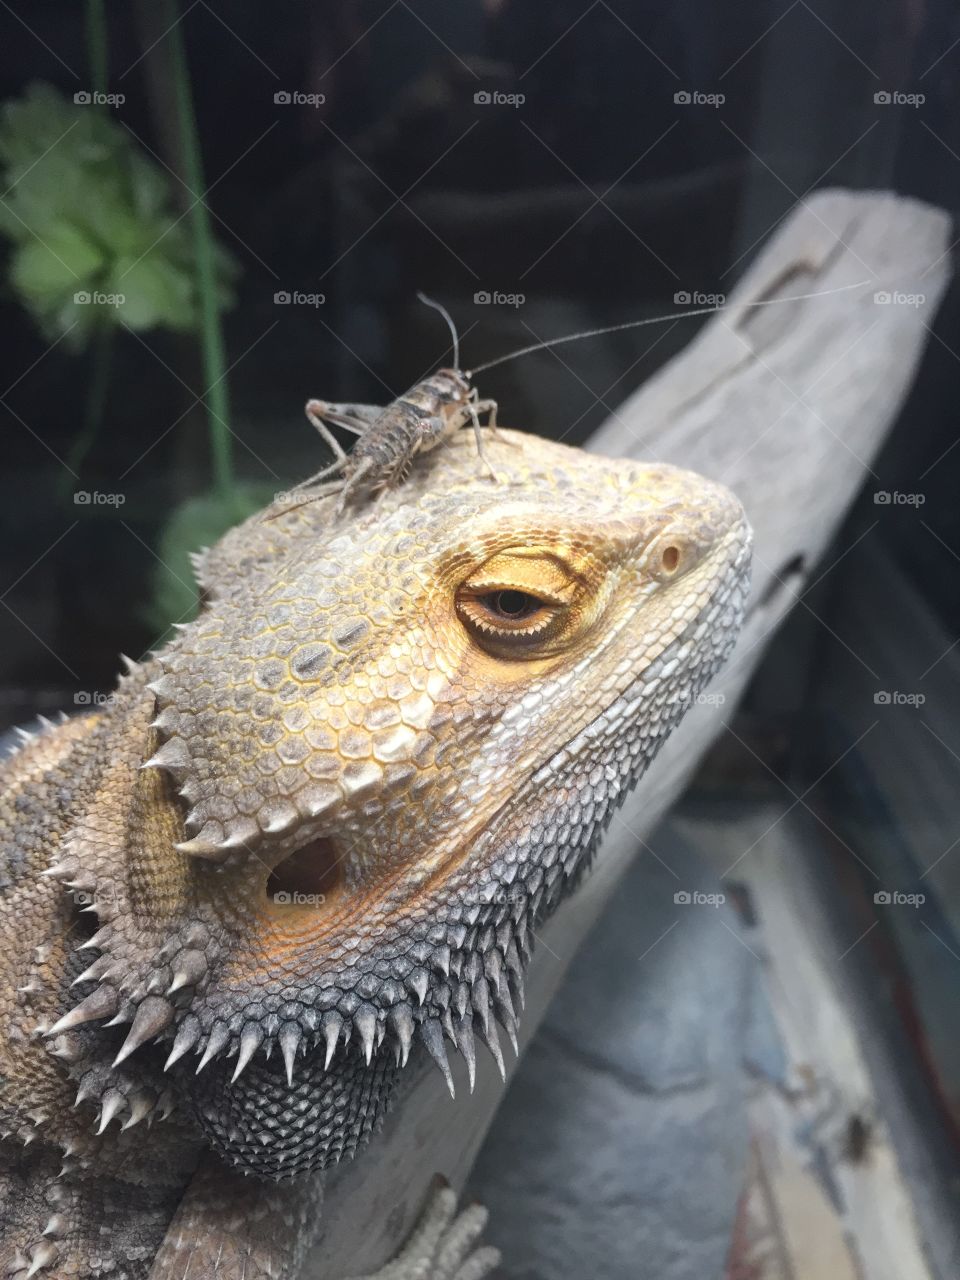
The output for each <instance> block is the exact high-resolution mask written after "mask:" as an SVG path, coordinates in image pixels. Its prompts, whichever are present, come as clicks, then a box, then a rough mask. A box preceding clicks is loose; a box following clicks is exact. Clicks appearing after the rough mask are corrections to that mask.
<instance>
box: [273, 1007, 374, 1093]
mask: <svg viewBox="0 0 960 1280" xmlns="http://www.w3.org/2000/svg"><path fill="white" fill-rule="evenodd" d="M279 1039H280V1052H281V1054H282V1055H283V1065H284V1069H285V1071H286V1073H287V1084H288V1085H289V1086H290V1087H291V1088H293V1065H294V1063H295V1061H296V1058H297V1050H298V1049H299V1048H300V1031H299V1030H298V1028H297V1027H296V1026H294V1024H293V1023H292V1022H288V1023H287V1025H286V1026H285V1027H283V1028H282V1029H281V1031H280V1036H279ZM368 1061H369V1060H368Z"/></svg>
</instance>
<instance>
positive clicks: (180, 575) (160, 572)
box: [144, 483, 275, 631]
mask: <svg viewBox="0 0 960 1280" xmlns="http://www.w3.org/2000/svg"><path fill="white" fill-rule="evenodd" d="M274 495H275V487H274V486H271V485H267V484H249V483H238V484H234V485H233V486H232V487H231V488H230V490H229V491H228V492H226V493H219V492H213V493H204V494H200V495H199V496H197V497H195V498H187V500H186V501H185V502H183V503H181V504H180V506H178V507H177V509H176V510H175V511H174V513H173V515H172V516H171V517H170V519H169V520H168V522H167V524H166V525H165V526H164V529H163V533H162V535H161V538H160V545H159V547H158V549H157V556H158V559H159V564H158V565H157V566H156V570H155V572H154V575H153V590H152V593H151V599H150V604H149V605H148V607H147V611H146V614H145V619H144V620H145V621H146V622H148V623H149V625H150V626H151V627H153V628H154V629H155V630H156V631H163V630H165V629H166V628H167V627H168V626H169V625H170V623H171V622H187V621H189V619H190V618H192V617H193V615H194V613H195V612H196V608H197V602H198V592H197V587H196V583H195V580H194V571H193V565H192V564H191V562H190V553H191V552H193V551H196V550H197V549H198V548H199V547H212V546H213V544H214V543H215V542H216V541H217V540H218V539H219V538H221V537H222V536H223V535H224V534H225V533H226V532H227V530H228V529H232V528H233V526H234V525H235V524H239V523H240V521H241V520H246V518H247V516H250V515H252V514H253V513H254V512H255V511H259V510H260V508H261V507H264V506H266V505H267V503H269V502H272V501H273V498H274Z"/></svg>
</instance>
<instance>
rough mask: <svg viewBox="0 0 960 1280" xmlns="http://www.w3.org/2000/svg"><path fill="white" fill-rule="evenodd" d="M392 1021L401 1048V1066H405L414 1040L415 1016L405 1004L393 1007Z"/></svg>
mask: <svg viewBox="0 0 960 1280" xmlns="http://www.w3.org/2000/svg"><path fill="white" fill-rule="evenodd" d="M390 1021H391V1023H392V1024H393V1029H394V1031H395V1032H396V1034H397V1042H398V1044H399V1048H400V1066H401V1067H405V1066H406V1065H407V1059H408V1058H409V1057H410V1045H411V1043H412V1042H413V1016H412V1014H411V1013H410V1009H409V1008H408V1006H407V1005H405V1004H404V1005H399V1006H395V1007H394V1008H393V1009H391V1011H390Z"/></svg>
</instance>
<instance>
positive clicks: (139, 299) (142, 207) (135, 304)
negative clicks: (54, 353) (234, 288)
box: [0, 84, 236, 348]
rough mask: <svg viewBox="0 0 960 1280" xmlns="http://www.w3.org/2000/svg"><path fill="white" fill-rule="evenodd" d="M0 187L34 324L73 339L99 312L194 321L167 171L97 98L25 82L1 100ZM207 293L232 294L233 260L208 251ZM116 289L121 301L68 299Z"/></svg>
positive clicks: (2, 228)
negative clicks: (92, 101)
mask: <svg viewBox="0 0 960 1280" xmlns="http://www.w3.org/2000/svg"><path fill="white" fill-rule="evenodd" d="M0 164H2V165H3V178H2V181H3V187H4V188H5V189H6V190H7V194H6V196H5V197H4V198H3V200H2V201H0V232H2V233H3V234H5V235H7V236H8V237H9V238H10V239H11V240H12V241H13V244H14V249H13V256H12V260H11V263H10V270H9V275H10V282H11V284H12V286H13V288H14V290H15V292H16V294H17V296H18V297H19V299H20V300H21V302H22V303H23V305H24V306H25V307H26V309H27V310H28V311H29V312H30V314H31V315H32V316H33V318H34V320H35V321H36V323H37V325H38V326H39V328H40V330H41V332H42V333H43V334H44V335H45V336H46V337H47V338H49V339H50V340H51V341H52V340H53V339H55V338H58V337H61V336H64V335H66V336H67V341H68V343H69V344H70V345H71V346H73V347H74V348H80V347H82V346H84V345H85V344H86V342H87V340H88V339H89V337H90V335H91V333H92V332H93V330H94V329H95V328H96V327H97V325H98V324H102V323H103V322H104V321H107V322H108V323H113V324H119V323H121V322H122V323H123V324H125V325H127V326H129V327H130V328H131V329H150V328H153V327H155V326H158V325H162V326H166V327H167V328H171V329H178V330H189V329H195V328H196V327H197V325H198V321H199V308H198V294H197V283H196V272H195V269H194V248H193V244H192V241H191V237H190V233H189V230H188V220H187V219H186V218H183V216H182V215H181V214H179V213H177V212H176V210H175V206H174V202H173V200H172V197H171V183H172V179H171V177H170V176H169V175H168V174H166V173H165V172H164V171H163V170H162V169H161V168H160V167H159V166H158V165H157V164H155V163H154V162H153V161H152V160H150V159H149V158H148V157H147V156H145V155H144V154H143V152H142V150H141V149H140V148H139V146H138V145H137V144H136V141H135V139H134V138H133V135H132V134H130V133H129V132H128V131H127V130H126V129H124V128H123V126H122V125H120V124H118V123H117V122H116V121H115V120H113V119H111V118H110V116H109V115H107V113H106V112H105V111H103V110H102V109H100V108H99V107H97V106H91V105H77V104H74V103H72V102H70V101H68V100H67V99H66V98H64V97H63V96H62V95H61V94H60V93H58V92H57V91H56V90H55V89H53V88H52V87H51V86H50V85H46V84H34V85H31V86H30V88H29V89H28V90H27V93H26V95H25V96H24V97H23V98H22V99H20V100H17V101H12V102H8V103H6V104H5V105H4V107H3V108H2V110H0ZM215 271H216V289H217V301H218V304H219V306H221V307H223V306H227V305H229V303H230V302H231V300H232V299H231V294H230V283H231V281H232V280H233V279H234V277H235V275H236V268H235V266H234V263H233V260H232V259H231V258H230V257H229V255H228V254H227V253H226V252H225V250H223V249H222V248H220V247H219V246H218V247H216V249H215ZM95 293H99V294H103V295H122V297H123V302H122V304H120V305H116V306H114V305H92V304H91V303H89V302H87V303H84V302H82V301H80V302H78V301H77V299H78V298H84V297H90V296H92V295H93V294H95Z"/></svg>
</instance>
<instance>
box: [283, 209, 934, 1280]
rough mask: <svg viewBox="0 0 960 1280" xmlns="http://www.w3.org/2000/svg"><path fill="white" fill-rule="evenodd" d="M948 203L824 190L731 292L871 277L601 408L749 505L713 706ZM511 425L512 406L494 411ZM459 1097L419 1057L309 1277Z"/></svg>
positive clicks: (738, 332)
mask: <svg viewBox="0 0 960 1280" xmlns="http://www.w3.org/2000/svg"><path fill="white" fill-rule="evenodd" d="M948 232H949V223H948V220H947V218H946V216H945V215H943V214H942V213H940V212H939V211H937V210H934V209H931V208H929V207H926V206H923V205H921V204H919V203H917V202H915V201H909V200H902V199H899V198H897V197H895V196H891V195H886V194H872V193H861V194H853V193H847V192H829V193H821V194H819V195H817V196H815V197H812V198H811V199H810V200H808V201H807V202H806V203H805V204H804V205H803V206H802V207H801V208H799V209H798V211H797V212H796V213H795V214H794V215H793V216H792V217H791V218H790V219H789V220H788V221H787V222H786V223H785V224H784V226H783V228H782V230H781V231H780V232H779V234H777V235H776V237H775V238H774V239H773V240H772V241H771V243H770V244H769V246H768V247H767V248H766V249H765V251H764V252H763V253H762V254H761V255H760V257H759V259H758V261H757V262H756V264H755V265H754V266H753V267H752V268H751V269H750V271H749V272H748V273H747V275H746V276H745V278H744V280H743V281H742V283H741V285H740V286H739V288H738V289H737V291H736V293H735V294H734V295H733V298H732V299H731V301H733V302H737V303H740V302H746V301H753V300H760V299H768V298H774V297H777V296H780V297H783V296H793V295H795V294H802V293H810V292H820V291H826V290H830V289H836V288H843V287H845V286H848V285H851V284H855V283H857V282H858V281H863V282H864V284H863V287H861V288H858V289H856V290H851V291H849V292H843V293H836V294H833V295H832V296H831V297H828V298H818V299H810V300H809V301H806V302H799V303H790V304H786V305H784V306H781V307H773V306H771V307H763V308H757V309H754V310H752V311H747V312H742V313H741V314H740V315H739V316H738V315H737V314H736V313H733V314H731V313H729V312H728V313H725V314H720V315H717V316H716V317H714V318H712V319H711V321H710V323H709V324H708V325H707V326H706V327H705V328H704V330H703V331H702V332H701V333H700V334H699V335H698V336H697V337H696V339H695V340H694V341H693V342H692V343H691V344H690V346H689V348H687V349H686V350H685V351H684V352H683V353H682V354H681V355H680V356H679V357H678V358H676V359H675V360H673V361H672V362H671V363H670V364H669V365H667V366H666V367H665V368H664V369H663V370H662V371H661V372H660V373H659V374H658V375H657V376H656V377H654V378H653V379H651V381H650V382H649V383H648V384H647V385H646V386H644V387H643V388H642V389H641V390H640V391H639V392H638V393H637V394H636V395H635V396H633V397H632V398H631V399H630V400H629V401H627V403H626V404H625V405H624V406H623V407H622V408H621V409H620V410H618V412H617V413H616V414H615V415H614V416H613V417H612V419H611V420H610V421H609V422H608V423H607V424H606V426H605V427H604V428H603V429H602V430H601V431H600V432H599V433H598V435H597V436H596V437H595V440H594V442H593V447H594V448H595V449H596V450H597V451H598V452H605V453H611V454H619V455H629V456H633V457H648V458H656V459H658V460H663V461H672V462H677V463H679V464H680V465H683V466H687V467H693V468H695V469H697V470H700V471H702V472H704V473H706V474H707V475H710V476H714V477H717V478H720V479H722V480H724V481H725V482H726V483H728V484H729V485H731V486H732V487H733V488H734V489H735V490H736V492H737V493H738V494H739V495H740V497H741V498H742V499H743V501H744V503H745V505H746V507H747V511H748V513H749V515H750V517H751V520H752V521H753V523H754V526H755V530H756V534H757V543H756V547H757V554H756V571H755V581H756V589H755V594H754V602H755V603H754V607H753V609H752V612H751V614H750V617H749V618H748V620H747V624H746V626H745V629H744V634H743V636H742V638H741V642H740V644H739V646H738V649H737V653H736V655H735V658H734V661H733V663H732V664H731V666H730V668H729V669H728V671H727V672H726V673H725V674H724V676H723V677H722V678H721V680H720V681H719V682H718V684H717V686H716V688H717V690H718V691H719V692H721V693H723V694H724V696H725V698H726V699H727V701H726V704H725V706H724V715H725V716H727V715H729V713H730V711H731V709H732V703H733V702H734V701H735V699H736V698H737V697H738V696H739V694H740V692H741V691H742V689H743V687H744V685H745V683H746V681H747V679H748V677H749V675H750V673H751V671H752V670H753V668H754V666H755V665H756V663H757V661H758V659H759V657H760V656H761V654H762V652H763V648H764V645H765V642H766V640H767V638H768V637H769V635H770V634H771V632H772V630H773V629H774V628H775V627H776V626H777V625H778V624H779V622H780V621H781V619H782V618H783V616H784V615H785V613H786V612H787V611H788V609H789V608H790V606H791V604H792V603H793V601H794V600H795V598H796V595H797V593H798V591H799V589H800V588H801V587H802V585H803V583H804V581H805V579H806V577H807V575H808V574H809V572H810V570H811V569H812V567H813V565H814V563H815V562H816V560H817V558H818V557H819V555H820V554H821V553H822V551H823V549H824V548H825V546H826V545H827V543H828V541H829V539H830V538H831V536H832V535H833V533H834V532H835V530H836V528H837V526H838V524H839V522H840V520H841V519H842V517H843V514H844V512H845V511H846V509H847V507H848V506H849V503H850V501H851V500H852V498H853V496H854V494H855V493H856V492H857V490H858V488H859V487H860V485H861V484H862V483H863V482H864V479H865V478H866V479H867V480H869V478H870V461H871V459H872V457H873V456H874V455H875V453H876V451H877V449H878V448H879V445H880V443H881V442H882V440H883V438H884V436H885V434H886V431H887V430H888V428H889V426H890V424H891V422H892V421H893V419H894V417H895V415H896V412H897V409H898V407H899V405H900V403H901V400H902V398H903V395H904V394H905V391H906V389H907V387H908V386H909V383H910V380H911V378H912V376H913V372H914V369H915V366H916V363H917V360H918V359H919V356H920V353H921V351H922V349H923V345H924V340H925V337H926V331H925V329H924V322H925V321H927V322H930V321H932V316H933V313H934V310H935V307H936V303H937V300H938V299H939V296H940V294H941V292H942V290H943V288H944V285H945V283H946V279H947V276H948V262H947V259H946V257H945V256H944V255H945V252H946V247H947V243H948ZM879 290H886V291H889V292H893V291H894V290H898V291H900V292H901V293H904V294H908V293H923V294H924V295H925V297H926V302H925V303H924V305H923V306H922V307H911V306H908V305H906V304H895V303H891V304H886V305H878V304H876V303H875V302H874V293H875V292H876V291H879ZM504 416H505V417H509V415H508V414H505V415H504ZM720 727H721V726H720V716H719V715H718V713H717V709H716V707H711V706H708V705H704V706H700V707H697V708H695V709H694V710H693V711H692V712H691V713H690V714H689V716H688V717H687V719H686V720H685V721H684V723H683V725H682V726H681V727H680V729H679V730H678V731H677V732H676V733H675V734H674V736H673V737H672V738H671V739H670V740H669V742H668V743H667V745H666V747H665V748H664V750H663V752H662V753H661V755H660V757H659V758H658V759H657V761H656V762H655V764H654V766H653V767H652V768H651V770H650V772H649V773H648V774H647V776H646V777H645V778H644V780H643V782H642V783H641V785H640V787H639V788H638V790H637V792H636V793H635V795H634V796H633V797H632V800H631V802H630V803H629V804H628V806H627V808H626V809H625V810H624V812H623V814H622V816H620V817H619V818H618V819H617V820H616V821H615V822H614V824H613V826H612V828H611V831H610V833H609V838H608V839H607V840H606V842H605V844H604V847H603V850H602V852H601V856H600V858H599V861H598V865H597V869H596V871H595V873H594V874H593V875H592V876H591V877H590V878H589V880H588V881H587V883H586V884H585V885H584V887H583V888H582V889H581V890H580V892H579V893H578V894H577V896H576V897H575V898H574V899H573V900H572V901H571V902H569V903H568V904H566V905H565V906H564V908H562V909H561V911H560V912H558V914H557V915H556V916H555V917H554V919H553V920H552V921H551V922H550V923H549V925H548V926H547V928H546V929H545V930H544V936H543V938H542V941H541V945H540V947H539V949H538V954H537V956H536V957H535V959H534V962H533V965H532V968H531V974H530V981H529V984H528V988H529V996H528V1006H527V1011H526V1014H525V1017H524V1023H523V1041H524V1043H525V1042H526V1040H528V1039H529V1037H530V1035H531V1034H532V1032H533V1030H534V1029H535V1027H536V1025H537V1022H538V1021H539V1018H540V1016H541V1015H542V1013H543V1010H544V1009H545V1007H546V1004H547V1002H548V1001H549V999H550V997H551V996H552V994H553V992H554V991H555V990H556V988H557V986H558V984H559V982H560V981H561V979H562V977H563V973H564V969H565V966H566V962H567V961H568V960H569V958H570V957H571V956H572V955H573V953H574V952H575V950H576V948H577V945H578V944H579V942H580V940H581V939H582V938H583V936H584V934H585V933H586V931H587V929H588V928H589V927H590V925H591V923H592V922H593V921H594V920H595V919H596V917H597V915H598V913H599V911H600V910H601V908H602V906H603V904H604V902H605V901H606V899H607V897H608V895H609V893H610V892H611V891H612V889H613V887H614V886H615V884H616V881H617V878H618V876H619V874H620V873H621V872H622V869H623V867H624V865H625V864H626V862H627V860H628V859H629V858H630V856H631V855H632V854H633V852H634V851H635V849H636V847H637V840H638V837H642V836H643V835H644V834H645V833H647V832H649V831H650V830H651V828H652V827H653V825H654V824H655V823H656V821H657V820H658V819H659V817H660V816H661V815H662V814H663V813H664V811H665V810H666V808H667V807H668V805H669V804H670V803H671V801H672V800H673V799H674V798H675V797H676V796H677V795H678V794H679V792H680V790H681V789H682V787H683V786H684V784H685V782H686V781H687V779H688V778H689V776H690V773H691V771H692V769H693V768H694V767H695V764H696V761H697V759H698V758H699V757H700V756H701V755H702V753H703V751H704V750H705V749H706V747H707V746H708V745H709V743H710V742H711V741H712V740H713V738H714V737H715V736H716V735H717V733H718V732H719V730H720ZM457 1083H458V1086H460V1090H459V1092H460V1094H461V1095H463V1096H459V1097H458V1100H457V1102H456V1103H452V1102H450V1101H449V1099H447V1097H446V1095H445V1088H444V1085H443V1083H442V1081H441V1080H440V1078H439V1074H438V1073H436V1072H434V1071H428V1070H427V1069H426V1067H424V1071H423V1074H422V1075H421V1077H420V1078H419V1079H418V1080H417V1081H416V1083H415V1085H414V1087H413V1090H412V1092H411V1094H410V1096H409V1097H407V1098H406V1100H405V1102H404V1104H403V1106H402V1107H401V1108H400V1109H398V1111H397V1112H395V1113H394V1115H393V1116H392V1117H391V1118H390V1120H389V1121H388V1124H387V1126H386V1128H385V1130H384V1132H383V1134H382V1135H380V1137H378V1138H377V1139H375V1140H374V1142H373V1143H372V1144H371V1146H370V1148H369V1150H368V1151H367V1152H365V1153H364V1155H363V1156H362V1158H361V1159H360V1160H359V1161H358V1162H357V1163H356V1164H354V1165H352V1166H344V1167H342V1168H340V1169H338V1170H336V1171H335V1173H334V1175H333V1176H332V1177H331V1179H330V1185H329V1188H328V1194H327V1201H326V1206H325V1209H324V1214H323V1222H322V1226H321V1232H320V1237H319V1239H318V1242H317V1245H316V1247H315V1250H314V1252H313V1254H312V1255H311V1262H310V1264H309V1265H308V1267H307V1270H306V1273H305V1274H307V1275H309V1276H314V1277H318V1278H319V1277H321V1276H322V1277H323V1280H338V1277H342V1276H344V1275H348V1274H354V1275H355V1274H357V1272H358V1271H363V1270H372V1269H373V1268H374V1267H375V1266H378V1265H380V1264H382V1262H383V1261H384V1260H385V1259H386V1258H387V1257H389V1256H390V1254H391V1253H392V1252H393V1251H394V1250H395V1249H396V1247H397V1245H398V1243H399V1242H400V1240H401V1239H402V1238H403V1237H404V1236H405V1234H406V1233H407V1231H408V1230H409V1226H410V1223H411V1221H412V1219H413V1217H414V1216H415V1214H416V1212H417V1209H418V1207H419V1205H420V1204H421V1203H422V1200H423V1198H424V1195H425V1193H426V1189H427V1186H428V1183H429V1180H430V1178H431V1176H432V1175H433V1173H434V1172H435V1171H437V1170H440V1171H442V1172H444V1173H446V1174H447V1175H448V1176H449V1177H450V1178H451V1180H452V1181H453V1182H454V1183H455V1184H458V1183H460V1182H462V1180H463V1178H464V1177H465V1174H466V1172H467V1171H468V1169H469V1167H470V1165H471V1163H472V1161H473V1159H474V1156H475V1153H476V1150H477V1148H478V1146H479V1143H480V1142H481V1141H482V1137H483V1134H484V1132H485V1131H486V1128H487V1126H488V1124H489V1122H490V1119H491V1117H492V1115H493V1113H494V1111H495V1109H496V1106H497V1103H498V1101H499V1098H500V1097H501V1095H502V1091H503V1090H502V1086H501V1085H500V1082H499V1078H498V1077H496V1074H495V1070H494V1068H493V1066H492V1063H490V1062H489V1061H485V1062H482V1063H481V1064H480V1069H479V1072H478V1085H477V1090H476V1092H475V1093H474V1095H473V1097H472V1098H469V1097H467V1096H465V1094H466V1090H465V1088H463V1085H464V1077H463V1075H462V1074H458V1076H457Z"/></svg>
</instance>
